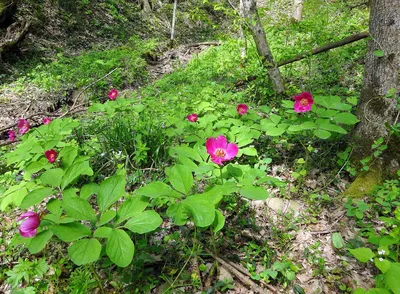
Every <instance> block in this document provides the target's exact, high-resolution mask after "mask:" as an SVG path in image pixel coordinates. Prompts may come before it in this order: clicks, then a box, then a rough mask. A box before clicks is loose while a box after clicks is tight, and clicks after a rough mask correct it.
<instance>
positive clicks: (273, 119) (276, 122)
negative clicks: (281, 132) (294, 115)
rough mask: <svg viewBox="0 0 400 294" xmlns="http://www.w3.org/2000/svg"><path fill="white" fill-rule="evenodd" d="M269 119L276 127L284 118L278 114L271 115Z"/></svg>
mask: <svg viewBox="0 0 400 294" xmlns="http://www.w3.org/2000/svg"><path fill="white" fill-rule="evenodd" d="M269 119H270V120H271V121H272V122H273V123H274V124H275V125H277V124H278V123H279V122H280V121H281V119H282V117H280V116H279V115H276V114H273V113H271V114H270V115H269Z"/></svg>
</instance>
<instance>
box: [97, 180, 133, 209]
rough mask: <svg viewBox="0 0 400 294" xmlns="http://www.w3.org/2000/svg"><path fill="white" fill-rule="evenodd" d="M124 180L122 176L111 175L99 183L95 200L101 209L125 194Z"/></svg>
mask: <svg viewBox="0 0 400 294" xmlns="http://www.w3.org/2000/svg"><path fill="white" fill-rule="evenodd" d="M125 185H126V180H125V177H123V176H112V177H109V178H108V179H106V180H105V181H103V182H102V183H101V184H100V189H99V193H98V195H97V202H98V204H99V208H100V210H101V211H105V210H106V209H107V208H109V207H110V206H111V205H112V204H114V203H115V202H116V201H117V200H119V199H120V198H121V197H122V196H123V195H124V194H125Z"/></svg>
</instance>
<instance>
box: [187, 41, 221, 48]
mask: <svg viewBox="0 0 400 294" xmlns="http://www.w3.org/2000/svg"><path fill="white" fill-rule="evenodd" d="M221 45H222V43H221V42H219V41H210V42H200V43H189V44H185V45H184V46H185V47H198V46H221Z"/></svg>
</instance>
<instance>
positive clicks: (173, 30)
mask: <svg viewBox="0 0 400 294" xmlns="http://www.w3.org/2000/svg"><path fill="white" fill-rule="evenodd" d="M177 6H178V0H174V11H173V12H172V24H171V47H173V44H174V38H175V22H176V9H177Z"/></svg>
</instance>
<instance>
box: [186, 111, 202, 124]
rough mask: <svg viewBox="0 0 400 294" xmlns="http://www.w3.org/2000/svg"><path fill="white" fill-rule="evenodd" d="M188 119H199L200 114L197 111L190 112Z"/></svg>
mask: <svg viewBox="0 0 400 294" xmlns="http://www.w3.org/2000/svg"><path fill="white" fill-rule="evenodd" d="M187 119H188V120H189V121H191V122H196V121H197V120H198V119H199V116H198V115H197V114H196V113H192V114H189V115H188V116H187Z"/></svg>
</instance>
